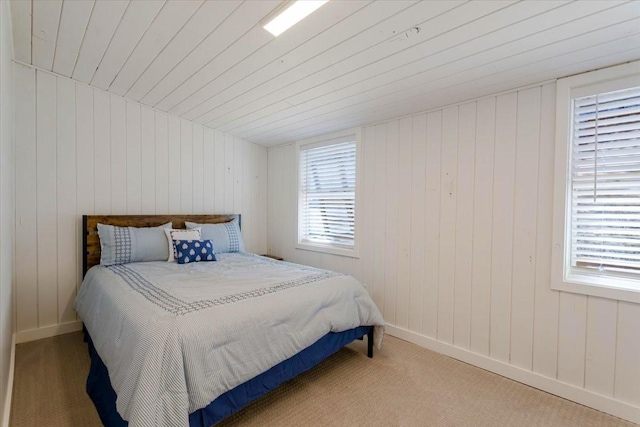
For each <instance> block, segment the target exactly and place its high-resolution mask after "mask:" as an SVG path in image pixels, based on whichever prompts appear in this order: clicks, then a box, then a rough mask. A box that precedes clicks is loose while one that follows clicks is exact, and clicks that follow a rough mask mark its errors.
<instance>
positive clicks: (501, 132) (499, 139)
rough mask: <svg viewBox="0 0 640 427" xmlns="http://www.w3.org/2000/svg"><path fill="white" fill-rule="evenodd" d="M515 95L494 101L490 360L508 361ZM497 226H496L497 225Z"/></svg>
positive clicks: (501, 96) (511, 94)
mask: <svg viewBox="0 0 640 427" xmlns="http://www.w3.org/2000/svg"><path fill="white" fill-rule="evenodd" d="M517 98H518V95H517V94H515V93H510V94H507V95H500V96H498V98H497V100H496V137H495V150H494V155H495V157H494V170H493V174H494V175H493V177H494V179H493V223H494V224H495V226H494V227H493V231H492V237H491V241H492V243H491V252H492V253H491V334H490V336H491V339H490V343H489V345H490V347H489V354H490V356H491V357H492V358H494V359H498V360H501V361H503V362H509V350H510V337H511V258H512V254H513V251H512V247H513V199H514V187H513V181H514V179H515V163H516V162H515V160H516V159H515V155H516V111H517ZM498 225H499V226H498Z"/></svg>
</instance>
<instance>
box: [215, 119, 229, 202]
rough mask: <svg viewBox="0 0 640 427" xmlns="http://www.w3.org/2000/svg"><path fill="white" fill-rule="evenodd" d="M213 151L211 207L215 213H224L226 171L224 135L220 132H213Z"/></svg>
mask: <svg viewBox="0 0 640 427" xmlns="http://www.w3.org/2000/svg"><path fill="white" fill-rule="evenodd" d="M213 136H214V150H213V153H214V154H213V162H214V180H213V182H214V183H215V187H216V191H215V193H214V195H213V202H214V203H213V206H214V211H215V212H216V213H223V212H224V194H225V185H224V178H225V176H226V171H225V169H224V160H225V157H224V134H223V133H222V132H218V131H214V135H213Z"/></svg>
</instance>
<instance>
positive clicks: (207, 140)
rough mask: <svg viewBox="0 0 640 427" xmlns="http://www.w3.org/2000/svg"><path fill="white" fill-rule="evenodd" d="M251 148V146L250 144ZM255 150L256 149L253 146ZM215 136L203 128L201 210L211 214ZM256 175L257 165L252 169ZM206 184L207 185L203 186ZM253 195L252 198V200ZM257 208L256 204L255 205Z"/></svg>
mask: <svg viewBox="0 0 640 427" xmlns="http://www.w3.org/2000/svg"><path fill="white" fill-rule="evenodd" d="M252 146H253V144H252ZM254 148H256V149H257V147H255V146H254ZM214 153H215V134H214V131H213V129H209V128H204V134H203V146H202V168H203V169H202V181H203V186H204V187H203V189H202V191H203V196H202V197H203V205H202V210H203V212H204V213H212V212H213V211H214V209H215V192H216V186H215V185H214V184H212V183H215V181H214V179H215V176H214V170H215V161H214ZM254 170H255V171H256V173H257V170H258V165H256V166H255V169H254ZM204 183H207V185H204ZM256 188H257V186H252V187H251V189H252V190H253V189H256ZM254 197H255V195H253V196H252V198H254ZM256 206H257V204H256Z"/></svg>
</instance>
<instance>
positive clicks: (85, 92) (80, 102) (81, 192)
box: [17, 83, 95, 311]
mask: <svg viewBox="0 0 640 427" xmlns="http://www.w3.org/2000/svg"><path fill="white" fill-rule="evenodd" d="M38 102H39V101H38ZM93 136H94V134H93V90H92V89H91V88H90V87H89V86H86V85H83V84H79V83H77V84H76V215H78V216H79V217H80V216H81V215H93V213H94V186H93V183H94V167H93V162H94V161H95V157H94V150H93ZM77 227H78V232H77V235H78V236H81V235H82V221H78V225H77ZM77 245H78V249H77V252H78V253H79V254H81V253H82V239H78V241H77ZM76 271H77V280H76V288H78V287H80V284H81V283H82V264H81V263H80V262H78V263H77V265H76ZM18 286H20V284H18ZM17 311H20V307H19V306H18V307H17Z"/></svg>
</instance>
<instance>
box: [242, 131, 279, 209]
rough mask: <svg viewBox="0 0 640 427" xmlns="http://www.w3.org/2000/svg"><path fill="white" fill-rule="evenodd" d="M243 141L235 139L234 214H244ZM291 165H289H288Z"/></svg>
mask: <svg viewBox="0 0 640 427" xmlns="http://www.w3.org/2000/svg"><path fill="white" fill-rule="evenodd" d="M242 143H243V141H242V140H240V139H238V138H233V189H232V190H233V213H242V211H243V210H242V168H243V166H244V164H243V158H242V157H243V152H244V148H243V145H242ZM287 164H289V163H287Z"/></svg>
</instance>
